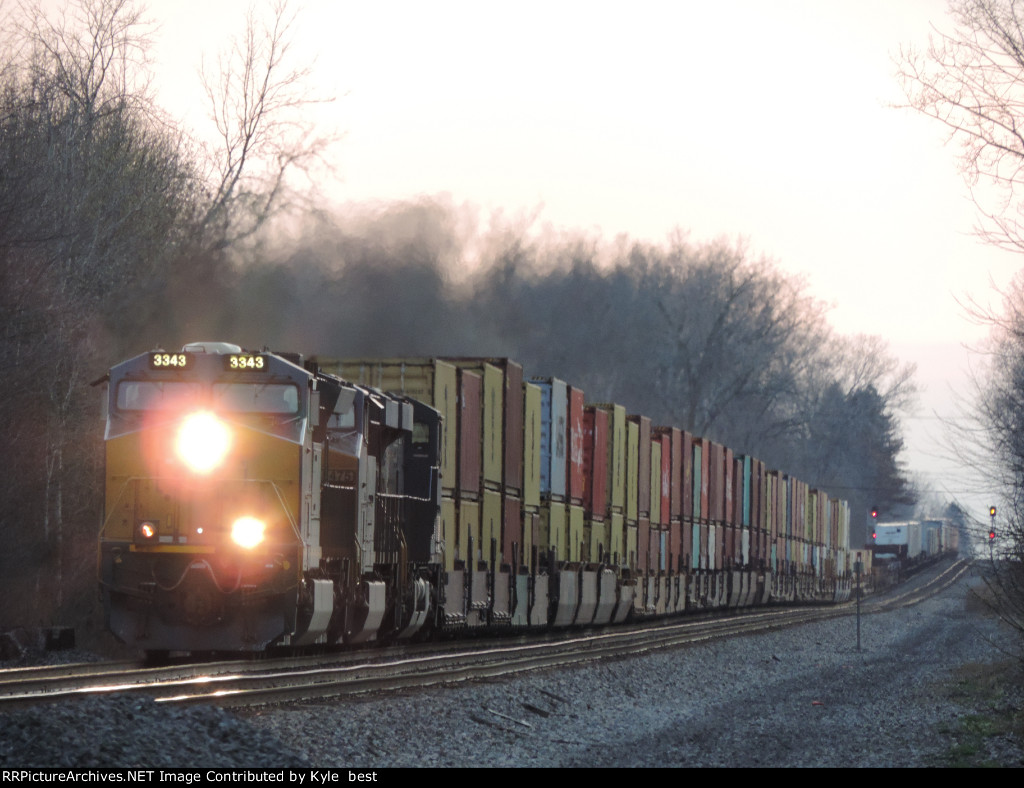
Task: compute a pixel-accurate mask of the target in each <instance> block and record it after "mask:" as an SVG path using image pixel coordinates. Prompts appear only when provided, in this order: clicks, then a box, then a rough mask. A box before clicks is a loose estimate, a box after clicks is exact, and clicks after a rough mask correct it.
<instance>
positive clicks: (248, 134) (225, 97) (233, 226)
mask: <svg viewBox="0 0 1024 788" xmlns="http://www.w3.org/2000/svg"><path fill="white" fill-rule="evenodd" d="M295 23H296V13H295V12H293V11H292V10H291V9H290V8H289V5H288V1H287V0H275V3H274V6H273V8H272V15H271V18H270V20H269V22H264V21H261V20H259V19H257V17H256V15H255V13H254V12H253V11H252V10H250V11H249V14H248V16H247V18H246V28H245V31H244V34H243V35H242V36H241V37H240V38H238V39H235V40H233V41H232V42H231V44H230V48H229V49H228V50H226V51H225V52H222V53H221V54H220V56H219V57H218V59H217V65H216V68H215V69H213V70H212V71H210V70H208V69H207V68H206V67H205V66H204V68H203V70H202V81H203V88H204V90H205V93H206V97H207V102H208V106H209V110H210V117H211V119H212V120H213V123H214V125H215V127H216V131H217V137H218V139H219V149H218V150H216V151H215V152H212V153H211V154H210V157H211V160H212V166H213V168H214V175H213V177H212V178H211V186H212V197H211V199H210V201H209V204H208V206H207V209H206V211H205V214H204V216H203V218H202V220H201V222H200V224H201V226H202V227H204V228H205V229H206V230H207V232H208V234H209V242H210V243H212V244H213V246H215V247H224V246H229V245H231V244H234V243H236V242H238V241H239V240H242V239H243V238H246V237H248V236H250V235H252V234H253V233H254V232H256V231H257V230H258V229H259V228H260V227H261V226H263V224H264V223H265V222H266V221H267V220H268V219H270V218H271V217H272V216H273V215H274V214H275V213H277V212H279V211H280V210H282V209H283V208H284V207H286V206H287V205H288V203H289V200H290V199H294V198H295V194H294V193H292V194H288V193H287V184H288V177H289V176H290V175H291V174H292V173H296V172H298V173H303V174H308V173H309V171H310V169H311V168H313V167H320V168H323V169H329V168H328V165H327V162H326V159H325V153H326V152H327V150H328V149H329V147H330V146H331V145H332V144H333V143H334V142H335V141H336V140H337V139H338V135H337V134H335V133H333V132H328V133H318V131H317V126H316V124H315V122H314V120H313V119H312V118H311V117H310V115H309V112H310V110H312V109H313V108H314V107H315V106H316V105H318V104H323V103H325V102H328V101H330V100H331V99H327V98H321V97H317V96H316V95H314V94H313V93H312V92H311V91H310V89H309V79H310V77H311V75H312V73H313V69H312V66H311V65H294V64H293V62H292V61H293V60H294V57H293V54H294V48H295V47H294V41H293V39H292V36H293V34H294V32H295Z"/></svg>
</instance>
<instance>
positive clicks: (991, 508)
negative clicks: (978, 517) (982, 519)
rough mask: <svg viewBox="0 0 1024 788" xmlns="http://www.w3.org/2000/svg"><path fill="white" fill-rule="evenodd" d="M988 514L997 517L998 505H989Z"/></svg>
mask: <svg viewBox="0 0 1024 788" xmlns="http://www.w3.org/2000/svg"><path fill="white" fill-rule="evenodd" d="M988 516H989V517H995V516H996V507H994V506H990V507H988Z"/></svg>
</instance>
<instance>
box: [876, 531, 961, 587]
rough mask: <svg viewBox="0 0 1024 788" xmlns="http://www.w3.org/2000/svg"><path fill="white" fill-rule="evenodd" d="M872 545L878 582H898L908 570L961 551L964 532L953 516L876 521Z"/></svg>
mask: <svg viewBox="0 0 1024 788" xmlns="http://www.w3.org/2000/svg"><path fill="white" fill-rule="evenodd" d="M868 549H869V551H870V553H871V557H872V566H873V567H874V574H875V578H874V580H875V585H876V586H877V587H884V586H886V585H891V584H893V583H898V582H899V581H900V579H901V577H903V576H904V575H905V574H906V573H907V572H913V571H915V570H917V569H920V568H921V567H923V566H926V565H928V564H931V563H934V562H935V561H937V560H939V559H940V558H943V557H949V556H956V555H958V554H959V552H960V532H959V531H958V530H957V529H956V527H955V526H954V525H953V524H952V522H951V521H949V520H902V521H893V522H886V523H876V524H875V525H874V528H873V529H872V532H871V542H870V544H868Z"/></svg>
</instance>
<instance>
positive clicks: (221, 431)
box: [176, 411, 231, 473]
mask: <svg viewBox="0 0 1024 788" xmlns="http://www.w3.org/2000/svg"><path fill="white" fill-rule="evenodd" d="M176 448H177V451H178V456H179V457H181V459H182V460H184V462H185V464H186V465H188V467H189V468H191V469H192V470H193V471H195V472H196V473H209V472H210V471H212V470H213V469H214V468H216V467H217V466H218V465H220V464H221V463H222V462H223V461H224V457H225V456H227V453H228V449H230V448H231V430H229V429H228V426H227V425H226V424H225V423H224V422H223V421H221V420H220V419H218V418H217V417H216V416H215V415H214V414H212V413H209V412H206V411H201V412H199V413H193V414H192V415H191V416H188V417H186V418H185V420H184V421H183V422H182V423H181V427H180V428H179V430H178V441H177V444H176Z"/></svg>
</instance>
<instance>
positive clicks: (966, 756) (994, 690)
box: [935, 660, 1024, 768]
mask: <svg viewBox="0 0 1024 788" xmlns="http://www.w3.org/2000/svg"><path fill="white" fill-rule="evenodd" d="M945 688H946V691H947V692H948V696H949V697H950V699H952V700H954V701H956V702H957V703H959V704H960V705H962V706H964V707H965V711H967V713H965V714H963V715H962V716H959V717H957V718H956V719H955V720H951V721H950V722H948V723H943V724H941V725H939V726H937V728H936V733H938V734H939V735H941V736H943V737H945V738H947V739H948V740H949V746H948V748H947V749H946V750H945V751H944V752H943V753H942V754H941V755H940V756H939V757H938V759H937V762H936V764H935V765H936V766H947V767H962V768H977V767H1008V766H1016V767H1019V766H1022V765H1024V762H1022V760H1021V753H1022V752H1024V703H1022V700H1024V671H1022V666H1021V664H1020V663H1018V662H1017V661H1015V660H1006V661H1004V662H1001V663H995V664H977V663H970V664H967V665H964V666H962V667H961V668H960V670H958V671H957V674H956V677H955V678H954V679H953V681H952V682H949V683H947V684H946V685H945Z"/></svg>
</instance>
